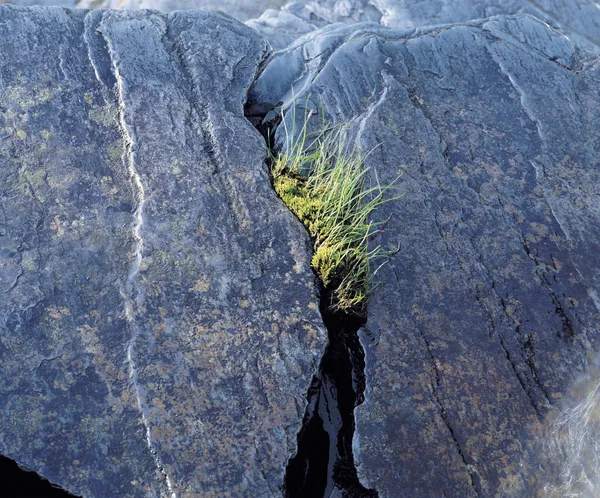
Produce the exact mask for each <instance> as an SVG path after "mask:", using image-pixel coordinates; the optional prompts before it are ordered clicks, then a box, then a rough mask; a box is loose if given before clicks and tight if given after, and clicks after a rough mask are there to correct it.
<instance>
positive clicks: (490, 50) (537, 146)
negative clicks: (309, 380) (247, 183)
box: [251, 15, 600, 498]
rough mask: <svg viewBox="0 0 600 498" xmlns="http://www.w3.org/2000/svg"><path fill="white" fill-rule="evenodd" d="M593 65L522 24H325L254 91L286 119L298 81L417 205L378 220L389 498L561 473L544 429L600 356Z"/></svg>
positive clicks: (364, 419)
mask: <svg viewBox="0 0 600 498" xmlns="http://www.w3.org/2000/svg"><path fill="white" fill-rule="evenodd" d="M588 56H589V54H587V53H584V52H580V51H579V50H578V49H577V48H576V47H575V46H574V45H573V44H572V43H571V42H570V41H569V39H567V38H566V37H565V36H563V35H562V34H561V33H559V32H557V31H555V30H553V29H552V28H550V27H549V26H548V25H547V24H545V23H543V22H541V21H539V20H537V19H535V18H533V17H530V16H527V15H520V16H508V17H506V16H505V17H494V18H491V19H488V20H483V21H472V22H468V23H463V24H455V25H450V26H443V27H431V28H418V29H410V30H398V29H390V28H385V27H381V26H378V25H376V24H374V23H370V24H369V23H366V24H359V25H355V26H344V25H331V26H328V27H325V28H322V29H321V30H319V31H315V33H314V34H311V35H308V36H306V37H305V38H303V39H301V40H299V41H298V42H296V43H295V44H293V45H292V46H291V47H289V48H287V49H285V50H283V51H281V52H280V53H278V54H276V56H275V57H274V58H273V59H272V60H271V61H270V63H269V65H268V66H267V68H266V69H265V70H264V72H263V73H262V75H261V76H260V78H259V80H258V81H257V83H256V85H255V86H254V88H253V90H252V92H251V101H252V102H255V103H259V102H262V103H264V102H271V103H273V104H275V103H277V102H279V101H284V102H285V104H284V108H285V107H286V106H287V108H288V109H290V107H289V105H290V98H291V92H290V91H289V89H290V87H292V86H294V88H295V94H296V102H297V103H298V105H299V106H303V105H304V103H305V102H307V99H308V105H309V106H314V109H315V110H317V111H318V110H319V109H320V108H321V106H323V108H324V110H325V113H326V115H327V117H328V118H330V119H333V120H335V121H338V122H340V121H348V122H350V124H351V129H352V133H353V136H354V138H355V139H356V140H357V142H358V143H359V144H360V145H361V147H362V148H363V150H371V149H372V148H374V147H376V146H378V147H377V148H375V149H374V150H373V152H372V153H371V155H370V156H369V158H368V166H370V167H371V168H372V170H371V174H372V179H373V181H375V179H377V180H378V181H381V182H383V183H387V182H390V181H392V180H393V179H395V178H396V177H397V176H398V175H400V174H402V175H403V176H402V178H401V180H400V182H399V188H400V189H401V190H402V191H403V192H404V193H405V196H404V197H403V199H402V200H400V201H395V202H393V203H391V204H388V205H386V206H384V207H382V208H380V209H379V211H378V212H377V213H376V216H375V217H376V219H378V220H387V222H386V225H385V232H384V233H383V234H382V235H380V236H379V237H378V238H377V240H375V241H374V243H381V244H383V245H384V247H386V248H388V249H389V250H390V251H391V257H390V260H389V262H388V264H387V265H386V266H385V267H384V268H382V269H381V270H380V272H379V274H378V278H379V279H380V280H381V281H382V282H383V285H382V286H381V287H379V288H378V289H377V291H376V293H375V295H374V296H373V299H372V301H371V302H370V305H369V316H368V321H367V324H366V327H365V328H364V329H363V330H362V331H361V338H362V341H363V344H364V348H365V352H366V374H367V389H366V397H365V401H364V403H363V404H362V405H361V406H360V407H358V409H357V410H356V424H357V427H356V433H355V438H354V457H355V460H356V461H357V463H358V470H359V476H360V477H361V479H362V483H363V484H364V485H365V486H368V487H373V488H375V489H377V490H378V492H379V496H380V497H381V498H401V497H415V496H445V497H456V498H465V497H470V496H485V497H491V496H516V497H525V496H535V495H536V493H539V494H540V495H543V489H544V487H545V485H546V483H547V481H546V480H547V479H549V477H548V476H549V475H550V476H554V477H556V476H558V473H553V472H552V468H551V467H552V465H553V464H556V465H559V462H550V463H549V462H547V461H546V462H544V472H545V471H548V475H546V474H545V473H544V472H543V471H542V470H541V469H540V467H539V463H540V459H541V455H540V452H539V450H538V449H536V437H537V434H538V430H539V428H540V427H541V426H542V424H543V423H544V418H545V416H546V415H547V414H548V413H549V412H551V411H552V410H554V408H555V407H560V406H561V398H562V397H563V396H564V395H565V393H567V391H568V387H569V385H570V384H571V382H572V381H573V379H574V378H575V377H576V376H577V374H578V373H580V372H582V371H583V370H584V368H585V366H586V364H587V362H588V358H589V355H591V354H592V353H593V352H594V351H596V352H597V350H598V347H599V344H598V338H599V333H600V330H599V329H598V323H600V322H599V319H600V298H599V296H598V286H599V284H600V256H599V254H598V251H597V244H598V240H599V239H600V213H599V209H600V191H599V189H598V185H600V175H599V171H600V170H599V159H598V158H599V157H600V155H599V152H600V138H599V137H600V135H599V134H598V129H600V90H599V88H600V87H599V85H598V84H599V82H600V78H599V77H598V59H594V58H592V59H588ZM297 115H299V116H303V113H302V112H300V113H297ZM286 119H287V120H292V119H293V114H292V113H291V112H287V115H286ZM317 121H319V120H318V119H317ZM319 122H320V121H319ZM316 124H317V123H316ZM288 129H292V128H291V123H289V126H288ZM297 129H298V128H297ZM281 133H282V127H280V129H279V135H280V138H281ZM375 172H376V173H377V174H376V175H375Z"/></svg>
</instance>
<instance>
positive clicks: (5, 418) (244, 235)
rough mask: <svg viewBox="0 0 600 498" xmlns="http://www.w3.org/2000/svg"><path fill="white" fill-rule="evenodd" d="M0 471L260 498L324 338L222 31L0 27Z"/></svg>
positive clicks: (215, 26)
mask: <svg viewBox="0 0 600 498" xmlns="http://www.w3.org/2000/svg"><path fill="white" fill-rule="evenodd" d="M0 51H1V52H2V54H3V56H2V59H1V61H0V292H1V293H2V296H3V297H2V299H1V300H0V364H1V365H2V371H3V375H2V378H1V379H0V407H1V409H2V417H0V453H2V454H3V455H6V456H8V457H10V458H13V459H15V460H16V461H17V462H18V463H19V464H21V465H24V466H26V467H28V468H30V469H32V470H35V471H36V472H37V473H39V474H41V475H42V476H44V477H45V478H47V479H49V480H51V481H52V482H53V483H55V484H57V485H60V486H62V487H64V488H66V489H67V490H69V491H71V492H73V493H75V494H78V495H82V496H86V497H103V498H104V497H109V496H110V497H137V496H144V497H147V496H155V497H158V496H178V497H192V496H202V497H219V498H221V497H228V496H229V497H250V498H257V497H267V496H279V495H280V491H279V489H278V487H279V486H280V485H281V484H282V482H283V474H284V468H285V465H286V461H287V459H288V458H289V457H290V456H291V455H292V454H293V453H294V452H295V447H296V434H297V432H298V430H299V428H300V423H301V420H302V416H303V413H304V410H305V405H306V400H305V395H306V389H307V387H308V385H309V383H310V381H311V378H312V376H313V374H314V373H315V372H316V364H317V363H318V360H319V358H320V356H321V354H322V351H323V349H324V345H325V335H324V331H323V328H322V325H321V319H320V316H319V313H318V311H317V303H316V301H315V297H314V296H315V292H314V281H313V276H312V272H311V271H310V269H309V263H308V259H309V252H308V248H309V243H308V241H307V237H306V234H305V232H304V230H303V227H302V226H301V225H300V223H299V222H297V220H295V219H294V217H293V216H292V215H291V213H289V212H288V211H287V209H286V208H285V206H284V205H283V204H282V203H281V202H280V201H279V200H278V199H277V198H276V196H275V194H274V193H273V192H272V190H271V187H270V183H269V178H268V174H267V170H266V165H265V163H264V157H265V144H264V141H263V139H262V137H260V135H259V134H258V132H257V131H256V130H255V129H253V128H252V126H251V125H250V124H249V123H248V121H246V119H245V118H244V116H243V103H244V101H245V98H246V92H247V89H248V87H249V85H250V83H251V82H252V80H253V78H254V76H255V73H256V71H257V68H258V66H259V64H260V63H261V61H262V60H263V59H264V57H265V56H266V54H267V45H266V43H265V42H264V41H263V40H262V39H260V38H259V37H258V36H257V35H256V34H255V33H254V32H253V31H252V30H250V29H249V28H246V27H245V26H244V25H242V24H240V23H238V22H236V21H234V20H232V19H230V18H228V17H223V16H220V15H215V14H209V13H202V12H197V13H185V12H179V13H175V14H173V15H169V16H163V15H159V14H157V13H152V12H120V11H107V12H103V11H92V12H86V11H69V10H64V9H61V8H31V9H27V8H18V7H12V6H2V7H0Z"/></svg>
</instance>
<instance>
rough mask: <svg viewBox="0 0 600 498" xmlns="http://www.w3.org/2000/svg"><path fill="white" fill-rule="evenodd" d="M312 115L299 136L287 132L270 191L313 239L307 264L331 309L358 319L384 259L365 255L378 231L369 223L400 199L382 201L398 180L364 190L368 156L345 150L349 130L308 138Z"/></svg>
mask: <svg viewBox="0 0 600 498" xmlns="http://www.w3.org/2000/svg"><path fill="white" fill-rule="evenodd" d="M312 114H313V113H312V111H311V112H309V113H307V114H305V116H304V121H303V125H302V129H301V130H300V131H299V132H298V133H297V134H296V133H294V131H295V130H293V129H292V130H291V133H288V131H289V130H288V129H287V128H286V129H285V131H286V143H287V147H286V148H285V149H284V151H283V152H280V153H279V154H277V155H273V156H272V157H271V174H272V178H273V186H274V188H275V191H276V192H277V194H278V195H279V196H280V197H281V199H282V200H283V202H285V204H286V205H287V206H288V207H289V208H290V210H291V211H292V212H293V213H294V214H295V215H296V216H297V217H298V218H299V219H300V221H302V223H303V224H304V225H305V226H306V228H307V229H308V231H309V233H310V235H311V236H312V237H313V239H314V253H313V257H312V261H311V264H312V267H313V268H314V270H315V272H316V274H317V275H318V277H319V278H320V279H321V280H322V282H323V285H324V286H325V287H326V288H327V289H329V290H331V291H332V303H331V306H332V308H333V309H339V310H343V311H344V312H347V313H357V314H361V313H362V312H364V309H365V305H366V302H367V299H368V297H369V295H370V292H371V290H372V288H373V277H374V276H375V274H376V273H377V271H378V270H379V268H381V266H382V264H381V261H384V262H385V259H386V257H387V256H388V252H387V251H386V250H384V249H383V248H382V247H381V246H377V247H375V248H373V249H371V250H369V244H368V242H369V239H370V238H371V237H372V236H373V235H374V234H375V233H376V232H378V231H379V230H380V226H381V225H382V223H381V222H379V223H374V222H372V221H370V219H369V217H370V215H371V213H372V212H373V210H374V209H375V208H377V207H378V206H380V205H382V204H384V203H386V202H389V201H392V200H395V199H398V198H399V197H400V196H397V197H392V198H389V197H386V196H385V194H386V192H387V191H388V190H389V189H390V188H391V187H392V185H393V183H395V181H396V180H397V179H396V180H394V182H392V184H390V185H386V186H383V187H382V186H381V185H379V184H377V185H375V186H369V187H367V186H366V185H365V184H366V177H367V173H368V171H369V169H368V168H366V167H365V166H364V162H365V159H366V157H367V155H365V154H363V153H362V152H361V151H360V150H359V149H358V148H356V147H352V148H350V147H349V144H348V143H347V142H348V126H347V125H345V124H341V125H336V126H331V125H328V124H326V123H322V126H321V128H320V131H318V132H317V133H312V134H309V132H308V121H309V119H310V118H311V116H312ZM294 121H295V120H294ZM283 123H284V126H285V120H284V121H283Z"/></svg>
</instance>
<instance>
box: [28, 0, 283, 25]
mask: <svg viewBox="0 0 600 498" xmlns="http://www.w3.org/2000/svg"><path fill="white" fill-rule="evenodd" d="M19 1H22V0H19ZM26 1H31V2H37V1H38V0H26ZM58 1H61V0H58ZM38 3H39V2H38ZM284 3H285V0H79V2H78V3H77V7H79V8H83V9H127V10H138V9H154V10H160V11H162V12H173V11H175V10H213V11H220V12H224V13H226V14H228V15H230V16H232V17H234V18H236V19H238V20H240V21H245V20H247V19H251V18H255V17H259V16H260V15H261V14H262V13H263V12H264V11H265V10H267V9H278V8H279V7H281V6H282V5H283V4H284Z"/></svg>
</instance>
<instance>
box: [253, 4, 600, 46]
mask: <svg viewBox="0 0 600 498" xmlns="http://www.w3.org/2000/svg"><path fill="white" fill-rule="evenodd" d="M500 14H504V15H512V14H531V15H533V16H535V17H538V18H539V19H541V20H543V21H544V22H546V23H548V24H550V25H551V26H553V27H554V28H555V29H558V30H560V31H562V32H564V33H565V34H567V35H568V36H569V38H571V39H572V40H573V41H575V42H576V43H578V44H579V45H581V46H582V47H584V48H586V49H588V50H591V51H593V52H595V53H598V52H599V51H600V9H599V8H598V5H597V4H596V3H595V2H593V1H579V0H537V1H532V0H478V1H476V2H449V1H447V0H308V1H302V2H291V3H289V4H286V5H285V6H284V7H282V8H281V9H280V10H275V9H269V10H267V11H266V12H264V13H263V14H262V15H261V16H260V17H259V18H257V19H251V20H249V21H248V22H247V24H248V25H249V26H251V27H252V28H254V29H256V30H257V31H258V32H259V33H261V34H262V35H263V36H264V37H265V38H267V39H268V40H269V42H270V43H271V45H272V46H273V47H274V48H275V49H277V50H279V49H282V48H284V47H286V46H288V45H289V44H290V43H291V42H292V41H294V40H296V39H297V38H299V37H301V36H303V35H305V34H307V33H309V32H312V31H314V30H315V29H318V28H322V27H323V26H325V25H327V24H331V23H344V24H350V25H353V24H356V23H360V22H376V23H379V24H382V25H384V26H388V27H390V28H398V29H414V28H419V27H422V26H434V25H442V24H455V23H463V22H467V21H470V20H473V19H482V18H487V17H490V16H495V15H500Z"/></svg>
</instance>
